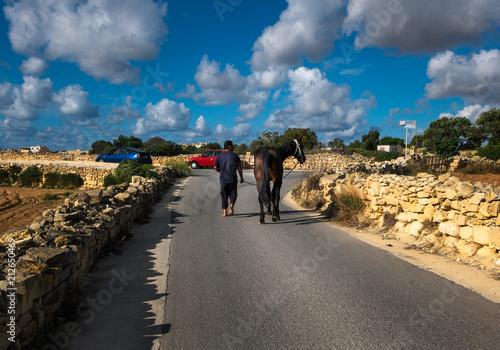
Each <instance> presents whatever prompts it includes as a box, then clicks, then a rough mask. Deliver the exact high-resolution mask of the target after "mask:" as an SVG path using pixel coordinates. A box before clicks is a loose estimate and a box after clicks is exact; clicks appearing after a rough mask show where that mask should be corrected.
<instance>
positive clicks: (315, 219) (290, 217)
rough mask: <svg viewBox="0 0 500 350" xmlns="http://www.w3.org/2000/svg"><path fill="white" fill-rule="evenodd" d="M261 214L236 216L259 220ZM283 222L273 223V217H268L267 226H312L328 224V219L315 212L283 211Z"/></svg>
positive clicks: (236, 215) (281, 215)
mask: <svg viewBox="0 0 500 350" xmlns="http://www.w3.org/2000/svg"><path fill="white" fill-rule="evenodd" d="M259 216H260V213H241V214H234V217H238V218H255V219H256V220H258V218H259ZM280 217H281V220H280V221H277V222H273V221H272V216H271V215H266V218H265V220H266V224H271V225H289V224H295V225H311V224H318V223H327V222H328V219H327V217H326V216H325V215H322V214H319V213H318V212H317V211H315V210H282V211H280Z"/></svg>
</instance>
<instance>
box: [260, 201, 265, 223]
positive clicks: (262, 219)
mask: <svg viewBox="0 0 500 350" xmlns="http://www.w3.org/2000/svg"><path fill="white" fill-rule="evenodd" d="M259 206H260V219H259V224H265V221H264V218H265V216H264V203H262V201H260V200H259Z"/></svg>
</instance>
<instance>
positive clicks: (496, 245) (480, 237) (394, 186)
mask: <svg viewBox="0 0 500 350" xmlns="http://www.w3.org/2000/svg"><path fill="white" fill-rule="evenodd" d="M319 188H320V189H319V190H318V191H316V192H318V193H316V195H320V196H322V198H323V200H324V202H325V203H326V205H327V206H328V205H331V204H332V202H333V201H334V198H335V196H337V195H339V194H340V193H342V192H344V191H345V190H346V188H347V189H349V188H350V189H351V190H352V189H353V188H354V189H357V191H359V193H360V194H361V195H362V197H363V199H364V202H365V211H364V213H363V217H364V218H365V219H366V220H367V221H368V222H369V223H370V224H371V225H372V226H375V227H378V228H388V229H389V231H388V232H389V235H392V236H394V237H395V238H397V239H399V240H401V241H403V242H405V243H407V244H409V245H411V246H414V247H418V248H422V249H424V250H426V251H430V252H434V253H441V254H447V255H449V256H451V257H453V258H454V259H457V260H460V261H463V262H466V263H470V264H472V265H477V266H481V267H482V268H485V269H489V270H491V271H492V272H499V271H500V254H499V252H500V187H498V186H493V185H489V184H483V183H479V182H477V183H472V182H462V181H460V180H459V179H458V178H455V177H452V176H450V175H449V174H445V175H442V176H439V177H437V176H434V175H430V174H426V173H421V174H418V175H417V176H401V175H396V174H367V173H352V174H348V175H345V174H330V175H325V176H323V177H321V179H320V181H319ZM306 195H308V196H310V195H311V193H308V194H306Z"/></svg>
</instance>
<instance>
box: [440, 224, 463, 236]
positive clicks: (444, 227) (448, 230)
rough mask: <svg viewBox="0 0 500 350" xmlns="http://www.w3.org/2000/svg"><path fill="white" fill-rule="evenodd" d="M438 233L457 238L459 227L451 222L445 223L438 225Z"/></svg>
mask: <svg viewBox="0 0 500 350" xmlns="http://www.w3.org/2000/svg"><path fill="white" fill-rule="evenodd" d="M438 230H439V232H441V233H442V234H445V235H448V236H454V237H458V236H459V235H460V227H459V226H458V225H457V224H456V223H455V222H453V221H445V222H442V223H440V224H439V226H438Z"/></svg>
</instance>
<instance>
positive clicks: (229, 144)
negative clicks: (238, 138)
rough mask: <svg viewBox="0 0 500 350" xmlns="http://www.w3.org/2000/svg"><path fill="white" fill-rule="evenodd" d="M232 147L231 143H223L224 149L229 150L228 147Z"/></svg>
mask: <svg viewBox="0 0 500 350" xmlns="http://www.w3.org/2000/svg"><path fill="white" fill-rule="evenodd" d="M232 145H233V141H229V140H228V141H226V142H224V149H229V146H232Z"/></svg>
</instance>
